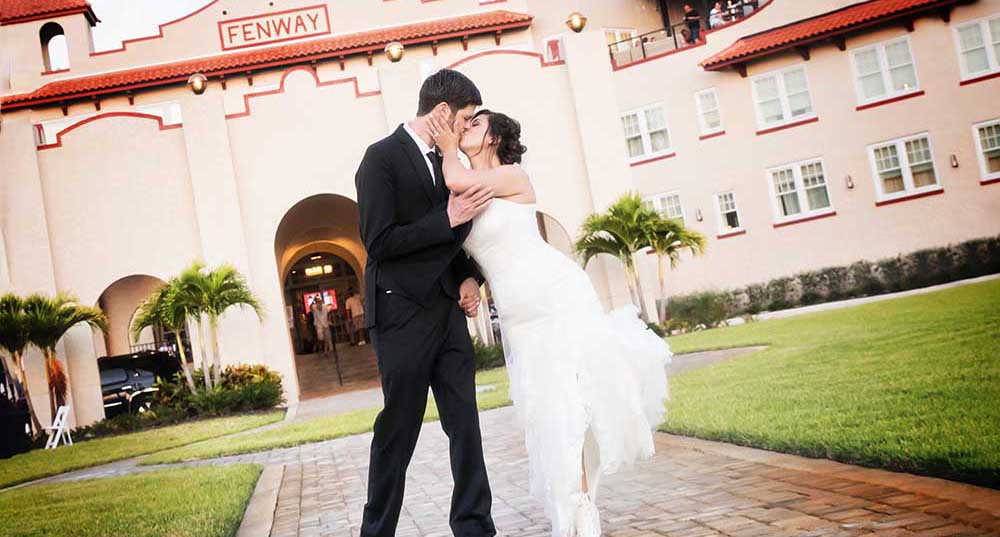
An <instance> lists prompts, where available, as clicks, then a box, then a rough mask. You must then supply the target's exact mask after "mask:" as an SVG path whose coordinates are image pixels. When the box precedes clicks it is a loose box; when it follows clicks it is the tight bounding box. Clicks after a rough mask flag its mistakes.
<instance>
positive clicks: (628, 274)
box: [624, 262, 639, 307]
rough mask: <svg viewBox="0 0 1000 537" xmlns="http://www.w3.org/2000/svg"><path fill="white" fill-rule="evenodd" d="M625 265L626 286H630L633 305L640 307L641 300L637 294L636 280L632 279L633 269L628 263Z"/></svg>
mask: <svg viewBox="0 0 1000 537" xmlns="http://www.w3.org/2000/svg"><path fill="white" fill-rule="evenodd" d="M624 265H625V287H628V297H629V300H631V301H632V305H633V306H636V307H639V301H638V300H637V299H636V296H635V282H634V281H632V271H631V270H630V269H629V266H628V263H627V262H626V263H624Z"/></svg>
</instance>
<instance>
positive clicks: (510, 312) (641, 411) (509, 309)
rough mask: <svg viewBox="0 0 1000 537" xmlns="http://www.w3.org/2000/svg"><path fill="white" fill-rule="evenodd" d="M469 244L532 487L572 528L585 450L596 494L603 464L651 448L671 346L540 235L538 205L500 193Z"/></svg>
mask: <svg viewBox="0 0 1000 537" xmlns="http://www.w3.org/2000/svg"><path fill="white" fill-rule="evenodd" d="M465 249H466V251H468V252H469V254H470V255H471V256H472V257H473V258H474V259H475V260H476V262H477V263H478V264H479V266H480V268H481V269H482V272H483V275H484V276H485V277H486V280H487V281H488V282H489V285H490V288H491V290H492V292H493V298H494V300H495V302H496V307H497V312H498V313H499V315H500V326H501V329H502V331H503V346H504V350H505V354H506V359H507V372H508V375H509V376H510V394H511V399H512V400H513V401H514V408H515V412H516V414H517V418H518V421H519V424H520V425H521V426H522V427H523V429H524V433H525V443H526V447H527V450H528V458H529V471H530V484H531V494H532V496H534V497H535V498H538V499H539V500H541V501H543V502H544V504H545V510H546V514H547V515H548V517H549V518H550V519H551V520H552V535H554V536H556V537H565V536H568V535H573V534H574V532H575V528H574V524H575V522H574V518H575V515H576V509H577V501H576V499H577V498H579V492H580V491H581V473H582V468H581V464H580V455H581V453H583V459H584V464H585V466H586V468H587V481H588V488H589V490H590V494H591V496H594V495H595V494H596V492H597V487H598V484H599V481H600V479H599V478H600V476H601V474H609V473H613V472H615V471H617V470H618V469H619V468H621V467H622V466H627V465H630V464H631V463H633V462H634V461H636V460H637V459H643V458H648V457H650V456H652V454H653V451H654V449H653V435H652V430H653V428H655V427H656V426H657V425H659V424H660V423H661V422H662V421H663V418H664V406H663V405H664V400H665V399H666V398H667V379H666V372H665V370H664V367H665V366H666V365H667V364H668V363H670V349H669V347H668V346H667V344H666V343H665V342H664V341H663V340H662V339H660V338H659V337H657V336H656V335H655V334H654V333H653V332H652V331H650V330H648V329H647V328H646V326H645V324H644V323H643V322H642V321H641V320H640V319H639V318H638V315H637V310H636V308H635V307H633V306H627V307H625V308H622V309H618V310H616V311H614V312H612V313H610V314H608V313H605V312H604V308H603V307H602V305H601V303H600V301H599V299H598V297H597V294H596V292H595V291H594V288H593V285H592V284H591V282H590V278H589V277H588V276H587V274H586V272H584V271H583V269H581V268H580V266H579V265H578V264H577V263H575V262H574V261H573V260H571V259H570V258H568V257H566V256H565V255H564V254H562V253H561V252H559V251H558V250H556V249H554V248H552V247H551V246H549V245H548V244H546V243H545V241H543V240H542V237H541V236H540V235H539V232H538V227H537V223H536V217H535V206H534V205H525V204H518V203H514V202H511V201H507V200H502V199H498V200H494V202H493V203H492V204H491V205H490V206H489V207H488V208H487V209H486V211H484V212H483V213H482V214H481V215H479V216H478V217H477V218H476V220H475V223H474V225H473V227H472V232H471V233H470V234H469V236H468V238H467V239H466V241H465Z"/></svg>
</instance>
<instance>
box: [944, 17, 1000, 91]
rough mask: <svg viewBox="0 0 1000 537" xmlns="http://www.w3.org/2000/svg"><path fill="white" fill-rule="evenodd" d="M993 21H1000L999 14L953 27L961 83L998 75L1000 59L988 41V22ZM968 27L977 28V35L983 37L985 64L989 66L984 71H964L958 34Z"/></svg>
mask: <svg viewBox="0 0 1000 537" xmlns="http://www.w3.org/2000/svg"><path fill="white" fill-rule="evenodd" d="M994 19H1000V14H996V13H994V14H993V15H989V16H986V17H981V18H978V19H972V20H969V21H965V22H963V23H961V24H956V25H955V27H954V28H955V29H954V32H952V34H953V38H954V40H955V54H957V55H958V67H959V69H960V70H961V73H962V80H963V81H965V80H970V79H973V78H979V77H982V76H989V75H991V74H994V73H1000V58H998V57H997V54H996V50H995V49H994V48H993V42H992V41H991V39H990V22H991V21H993V20H994ZM969 26H978V27H979V32H980V34H979V35H981V36H982V37H983V43H984V44H985V47H986V58H987V63H988V64H989V67H988V68H987V69H986V70H985V71H977V72H975V73H970V72H969V71H968V69H966V66H965V61H964V59H963V57H962V38H961V35H960V33H959V32H960V30H962V29H963V28H967V27H969Z"/></svg>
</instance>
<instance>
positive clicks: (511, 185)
mask: <svg viewBox="0 0 1000 537" xmlns="http://www.w3.org/2000/svg"><path fill="white" fill-rule="evenodd" d="M428 120H429V121H430V130H431V136H433V137H434V141H435V142H437V145H438V149H440V150H441V154H442V155H443V156H444V161H443V162H442V169H443V171H444V182H445V184H446V185H448V190H451V191H452V192H454V193H456V194H461V193H462V192H465V191H466V190H468V189H470V188H472V187H473V186H475V185H483V186H484V187H486V188H489V189H490V190H492V191H493V194H494V195H495V196H496V197H498V198H504V197H507V196H513V195H515V194H522V193H525V192H528V191H529V189H530V188H531V185H530V184H529V182H528V174H526V173H524V170H522V169H521V167H520V166H514V165H504V166H498V167H496V168H491V169H488V170H473V169H469V168H466V167H465V166H463V165H462V163H461V162H460V161H459V160H458V145H459V140H460V139H461V135H460V134H459V133H458V129H456V128H455V125H454V124H452V123H449V122H448V121H447V120H445V119H444V118H440V117H438V116H435V115H434V114H431V115H430V116H429V117H428Z"/></svg>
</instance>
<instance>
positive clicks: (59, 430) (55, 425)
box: [45, 405, 73, 449]
mask: <svg viewBox="0 0 1000 537" xmlns="http://www.w3.org/2000/svg"><path fill="white" fill-rule="evenodd" d="M68 415H69V407H68V406H67V405H62V406H60V407H59V409H58V410H56V417H55V419H54V420H52V425H51V426H49V427H45V431H46V432H47V433H48V435H49V439H48V441H46V442H45V449H55V448H56V447H58V446H59V441H60V440H62V442H63V444H65V445H67V446H72V445H73V437H71V436H70V435H69V429H68V427H67V426H66V420H67V417H68Z"/></svg>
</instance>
